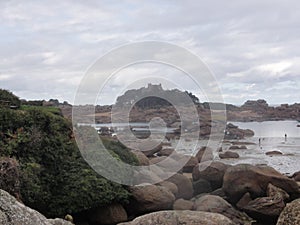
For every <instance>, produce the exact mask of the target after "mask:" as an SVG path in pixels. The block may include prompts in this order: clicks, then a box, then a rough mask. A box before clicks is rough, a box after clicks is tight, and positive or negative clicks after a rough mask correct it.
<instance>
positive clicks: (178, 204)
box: [173, 198, 194, 210]
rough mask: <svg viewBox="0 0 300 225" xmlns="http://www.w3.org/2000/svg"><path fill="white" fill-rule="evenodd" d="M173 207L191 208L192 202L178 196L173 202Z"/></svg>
mask: <svg viewBox="0 0 300 225" xmlns="http://www.w3.org/2000/svg"><path fill="white" fill-rule="evenodd" d="M173 209H174V210H193V209H194V202H192V201H189V200H185V199H182V198H180V199H177V200H176V201H175V202H174V204H173Z"/></svg>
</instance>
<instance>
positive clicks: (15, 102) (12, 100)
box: [0, 89, 21, 108]
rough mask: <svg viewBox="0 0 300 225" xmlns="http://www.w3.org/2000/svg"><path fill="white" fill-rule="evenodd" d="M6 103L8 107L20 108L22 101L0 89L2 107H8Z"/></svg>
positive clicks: (0, 104)
mask: <svg viewBox="0 0 300 225" xmlns="http://www.w3.org/2000/svg"><path fill="white" fill-rule="evenodd" d="M5 102H8V107H9V106H16V107H17V108H20V105H21V101H20V99H19V98H18V97H17V96H15V95H14V94H13V93H11V92H9V91H7V90H3V89H0V107H1V106H6V103H5Z"/></svg>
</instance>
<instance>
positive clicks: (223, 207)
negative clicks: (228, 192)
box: [195, 195, 253, 225]
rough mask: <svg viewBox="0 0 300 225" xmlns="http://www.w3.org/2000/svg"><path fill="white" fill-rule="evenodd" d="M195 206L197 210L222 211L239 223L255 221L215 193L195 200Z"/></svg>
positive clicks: (221, 212)
mask: <svg viewBox="0 0 300 225" xmlns="http://www.w3.org/2000/svg"><path fill="white" fill-rule="evenodd" d="M195 208H196V210H197V211H205V212H213V213H220V214H222V215H224V216H226V217H228V218H229V219H231V220H232V221H233V222H235V223H237V224H249V225H250V224H251V222H252V221H253V220H252V219H251V218H250V217H249V216H247V215H246V214H245V213H242V212H239V211H238V210H236V209H234V208H233V207H232V206H231V205H230V204H229V203H228V202H227V201H225V200H224V199H223V198H221V197H219V196H215V195H204V196H201V197H200V198H198V199H196V200H195Z"/></svg>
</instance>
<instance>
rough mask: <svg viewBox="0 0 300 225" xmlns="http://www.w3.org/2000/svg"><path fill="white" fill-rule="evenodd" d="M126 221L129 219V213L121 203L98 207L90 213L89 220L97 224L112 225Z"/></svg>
mask: <svg viewBox="0 0 300 225" xmlns="http://www.w3.org/2000/svg"><path fill="white" fill-rule="evenodd" d="M124 221H127V213H126V211H125V209H124V208H123V206H122V205H120V204H112V205H108V206H104V207H98V208H95V209H93V210H92V211H91V212H90V213H89V222H90V223H92V224H95V225H97V224H99V225H110V224H116V223H120V222H124Z"/></svg>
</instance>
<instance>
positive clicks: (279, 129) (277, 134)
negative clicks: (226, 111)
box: [173, 121, 300, 174]
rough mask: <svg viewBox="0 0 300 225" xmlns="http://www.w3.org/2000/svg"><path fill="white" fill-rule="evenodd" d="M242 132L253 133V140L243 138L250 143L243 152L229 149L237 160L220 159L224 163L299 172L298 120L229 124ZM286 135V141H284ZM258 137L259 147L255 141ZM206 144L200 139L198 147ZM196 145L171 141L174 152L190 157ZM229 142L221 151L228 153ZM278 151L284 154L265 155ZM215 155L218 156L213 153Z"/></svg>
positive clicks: (299, 131) (286, 172)
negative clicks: (238, 156)
mask: <svg viewBox="0 0 300 225" xmlns="http://www.w3.org/2000/svg"><path fill="white" fill-rule="evenodd" d="M231 123H233V124H234V125H237V126H239V127H240V128H243V129H251V130H253V131H254V132H255V135H254V137H251V138H246V139H244V140H241V141H249V142H253V143H254V144H253V145H247V149H246V150H232V151H235V152H237V153H239V155H240V158H239V159H219V158H218V156H216V159H215V160H217V161H222V162H224V163H227V164H231V165H235V164H240V163H248V164H253V165H257V164H265V165H269V166H271V167H273V168H275V169H276V170H278V171H280V172H281V173H285V174H293V173H294V172H297V171H300V127H297V125H298V124H300V123H298V122H297V121H265V122H231ZM285 134H287V140H286V141H285ZM259 138H261V145H260V146H259V143H258V139H259ZM206 144H207V141H205V140H202V141H199V143H198V144H197V146H198V147H200V146H205V145H206ZM195 145H196V143H195V142H184V141H183V143H181V144H180V145H178V143H176V142H174V143H173V146H174V147H175V148H176V149H177V151H179V152H181V153H184V154H189V155H191V154H193V149H194V148H193V146H195ZM230 146H231V144H230V143H226V142H225V143H223V144H222V148H223V151H226V150H228V148H229V147H230ZM273 150H277V151H281V152H282V153H283V155H278V156H267V155H266V154H265V153H266V152H268V151H273ZM216 155H217V153H216Z"/></svg>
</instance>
